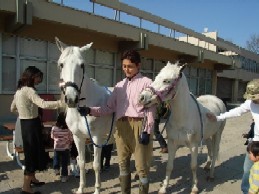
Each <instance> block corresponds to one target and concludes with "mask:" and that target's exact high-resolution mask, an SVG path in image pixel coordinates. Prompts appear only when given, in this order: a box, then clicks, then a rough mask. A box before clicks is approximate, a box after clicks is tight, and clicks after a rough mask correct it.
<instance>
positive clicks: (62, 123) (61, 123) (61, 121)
mask: <svg viewBox="0 0 259 194" xmlns="http://www.w3.org/2000/svg"><path fill="white" fill-rule="evenodd" d="M56 126H57V127H59V128H60V129H68V126H67V124H66V114H65V113H64V112H61V113H59V115H58V118H57V122H56Z"/></svg>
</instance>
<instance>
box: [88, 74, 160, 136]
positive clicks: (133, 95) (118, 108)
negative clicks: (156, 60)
mask: <svg viewBox="0 0 259 194" xmlns="http://www.w3.org/2000/svg"><path fill="white" fill-rule="evenodd" d="M151 83H152V80H151V79H149V78H147V77H143V76H142V75H141V74H140V73H138V74H137V75H136V76H135V77H133V78H132V79H131V80H129V79H128V78H125V79H123V80H122V81H120V82H118V83H117V84H116V86H115V87H114V90H113V92H112V94H111V96H110V98H109V99H108V102H107V105H106V106H103V107H91V115H93V116H101V115H107V114H111V113H113V112H115V113H116V120H118V119H119V118H121V117H123V116H128V117H142V118H144V117H145V116H146V118H147V121H146V127H145V130H146V131H147V132H148V133H150V132H151V130H153V126H154V115H155V111H156V107H155V106H154V107H151V108H148V109H144V107H143V106H142V105H141V104H138V97H139V94H140V92H141V91H142V90H143V89H144V88H146V87H148V86H149V85H150V84H151Z"/></svg>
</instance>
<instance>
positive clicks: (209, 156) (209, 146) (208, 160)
mask: <svg viewBox="0 0 259 194" xmlns="http://www.w3.org/2000/svg"><path fill="white" fill-rule="evenodd" d="M205 141H206V145H207V149H208V154H207V161H206V165H205V167H204V170H205V171H206V172H208V171H209V170H210V167H211V160H212V140H211V139H210V138H208V139H206V140H205Z"/></svg>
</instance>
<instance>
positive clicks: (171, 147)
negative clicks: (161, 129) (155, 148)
mask: <svg viewBox="0 0 259 194" xmlns="http://www.w3.org/2000/svg"><path fill="white" fill-rule="evenodd" d="M167 146H168V161H167V165H166V176H165V179H164V181H163V183H162V186H161V188H160V190H159V192H158V193H159V194H164V193H166V188H167V187H168V185H169V180H170V176H171V173H172V170H173V168H174V159H175V153H176V150H177V148H178V147H177V145H176V143H175V142H174V140H173V139H169V138H168V143H167Z"/></svg>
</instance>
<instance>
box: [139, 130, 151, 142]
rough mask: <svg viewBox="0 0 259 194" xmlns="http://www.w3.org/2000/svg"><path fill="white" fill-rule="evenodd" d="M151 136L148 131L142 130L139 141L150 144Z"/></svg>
mask: <svg viewBox="0 0 259 194" xmlns="http://www.w3.org/2000/svg"><path fill="white" fill-rule="evenodd" d="M149 136H150V134H148V133H147V132H146V131H144V132H142V133H141V135H140V137H139V143H140V144H143V145H148V144H149Z"/></svg>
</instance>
